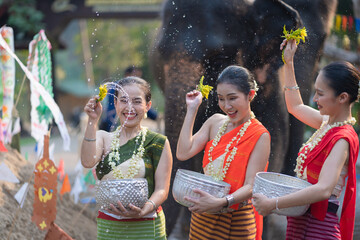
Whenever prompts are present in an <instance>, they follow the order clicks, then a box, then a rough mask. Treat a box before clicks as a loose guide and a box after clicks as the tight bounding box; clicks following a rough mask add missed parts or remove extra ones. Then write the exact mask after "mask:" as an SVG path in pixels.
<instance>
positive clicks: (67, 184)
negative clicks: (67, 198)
mask: <svg viewBox="0 0 360 240" xmlns="http://www.w3.org/2000/svg"><path fill="white" fill-rule="evenodd" d="M70 191H71V185H70V182H69V176H68V175H67V173H66V174H65V178H64V181H63V184H62V187H61V190H60V195H61V196H62V195H64V194H65V193H67V192H70Z"/></svg>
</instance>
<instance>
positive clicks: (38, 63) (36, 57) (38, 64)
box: [27, 30, 54, 142]
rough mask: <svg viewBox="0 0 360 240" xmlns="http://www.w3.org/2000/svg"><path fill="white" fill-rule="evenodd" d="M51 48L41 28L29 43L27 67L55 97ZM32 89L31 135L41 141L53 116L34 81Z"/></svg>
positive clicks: (31, 85)
mask: <svg viewBox="0 0 360 240" xmlns="http://www.w3.org/2000/svg"><path fill="white" fill-rule="evenodd" d="M50 49H51V44H50V42H49V41H48V40H47V38H46V36H45V33H44V30H41V31H40V32H39V33H38V34H36V35H35V37H34V39H33V40H32V41H31V42H30V44H29V57H28V65H27V68H28V69H29V70H30V71H31V73H32V74H33V76H34V78H35V80H36V81H37V82H38V83H40V84H41V85H42V86H44V88H45V90H46V91H47V92H48V93H49V94H50V96H51V97H53V96H54V94H53V88H52V78H51V58H50ZM30 90H31V96H30V100H31V136H32V137H33V138H35V140H36V141H37V142H40V141H42V139H43V136H44V135H45V134H46V133H47V131H48V130H49V129H48V128H49V124H50V123H51V122H52V120H53V116H52V114H51V111H50V109H49V108H48V106H47V105H46V103H45V101H44V99H43V98H42V96H41V95H40V94H39V92H38V90H37V89H36V87H35V85H34V84H33V83H31V84H30Z"/></svg>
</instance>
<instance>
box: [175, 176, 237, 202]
mask: <svg viewBox="0 0 360 240" xmlns="http://www.w3.org/2000/svg"><path fill="white" fill-rule="evenodd" d="M194 189H200V190H203V191H205V192H207V193H209V194H211V195H213V196H215V197H218V198H222V197H225V196H226V195H227V194H229V191H230V184H228V183H226V182H223V181H217V180H214V179H213V178H212V177H210V176H207V175H205V174H202V173H198V172H194V171H190V170H185V169H178V170H177V172H176V175H175V179H174V183H173V187H172V194H173V196H174V199H175V201H177V202H178V203H180V204H181V205H183V206H185V207H190V206H192V205H193V204H192V203H191V202H189V201H186V200H185V199H184V197H185V196H189V197H192V198H199V197H200V195H199V194H198V193H194V192H193V190H194Z"/></svg>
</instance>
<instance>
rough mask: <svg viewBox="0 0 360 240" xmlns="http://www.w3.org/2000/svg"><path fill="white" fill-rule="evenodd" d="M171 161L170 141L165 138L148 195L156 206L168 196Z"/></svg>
mask: <svg viewBox="0 0 360 240" xmlns="http://www.w3.org/2000/svg"><path fill="white" fill-rule="evenodd" d="M172 162H173V160H172V155H171V149H170V143H169V141H168V140H167V139H166V141H165V145H164V149H163V151H162V154H161V157H160V161H159V164H158V166H157V168H156V172H155V189H154V192H153V194H152V195H151V197H150V200H151V201H153V202H154V203H155V205H156V206H157V207H158V206H160V205H161V204H162V203H163V202H164V201H165V200H166V199H167V197H168V194H169V188H170V177H171V170H172Z"/></svg>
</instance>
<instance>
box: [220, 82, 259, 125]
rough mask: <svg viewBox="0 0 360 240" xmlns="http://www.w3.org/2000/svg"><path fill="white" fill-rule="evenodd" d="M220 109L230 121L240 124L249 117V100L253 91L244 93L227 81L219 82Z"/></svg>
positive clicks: (252, 95)
mask: <svg viewBox="0 0 360 240" xmlns="http://www.w3.org/2000/svg"><path fill="white" fill-rule="evenodd" d="M217 94H218V99H219V107H220V109H221V110H222V111H223V112H224V113H225V114H226V115H228V116H229V118H230V121H231V122H232V123H239V124H242V123H243V122H245V121H246V120H248V118H249V117H250V112H251V109H250V100H251V99H252V98H253V97H254V94H255V91H254V90H251V91H250V93H249V94H245V93H243V92H241V91H239V90H238V89H237V87H236V86H234V85H233V84H229V83H220V84H218V86H217Z"/></svg>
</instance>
